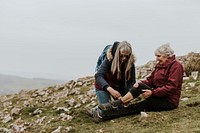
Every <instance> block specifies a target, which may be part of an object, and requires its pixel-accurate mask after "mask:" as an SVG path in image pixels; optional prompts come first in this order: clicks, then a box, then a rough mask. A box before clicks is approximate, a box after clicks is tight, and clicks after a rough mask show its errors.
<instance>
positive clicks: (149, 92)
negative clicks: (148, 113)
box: [142, 90, 152, 99]
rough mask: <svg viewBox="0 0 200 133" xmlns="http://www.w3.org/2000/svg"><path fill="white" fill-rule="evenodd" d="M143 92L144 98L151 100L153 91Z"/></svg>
mask: <svg viewBox="0 0 200 133" xmlns="http://www.w3.org/2000/svg"><path fill="white" fill-rule="evenodd" d="M142 91H143V93H142V96H143V97H144V98H145V99H147V98H149V97H150V96H151V95H152V91H151V90H142Z"/></svg>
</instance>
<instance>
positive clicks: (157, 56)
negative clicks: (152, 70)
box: [156, 53, 168, 64]
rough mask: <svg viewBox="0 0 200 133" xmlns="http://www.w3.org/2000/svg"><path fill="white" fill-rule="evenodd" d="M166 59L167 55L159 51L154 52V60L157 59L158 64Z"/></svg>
mask: <svg viewBox="0 0 200 133" xmlns="http://www.w3.org/2000/svg"><path fill="white" fill-rule="evenodd" d="M167 60H168V57H167V56H165V55H162V54H160V53H157V54H156V61H157V62H158V63H159V64H163V63H165V62H166V61H167Z"/></svg>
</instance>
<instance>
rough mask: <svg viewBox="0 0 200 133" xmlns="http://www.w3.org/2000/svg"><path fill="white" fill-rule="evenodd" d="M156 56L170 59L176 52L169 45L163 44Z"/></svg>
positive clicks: (157, 50) (156, 51)
mask: <svg viewBox="0 0 200 133" xmlns="http://www.w3.org/2000/svg"><path fill="white" fill-rule="evenodd" d="M154 53H155V55H157V54H162V55H165V56H168V57H172V56H173V55H174V50H173V49H172V48H171V47H170V44H169V43H166V44H163V45H161V46H160V47H158V48H157V49H156V50H155V52H154Z"/></svg>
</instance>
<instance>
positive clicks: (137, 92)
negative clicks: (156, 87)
mask: <svg viewBox="0 0 200 133" xmlns="http://www.w3.org/2000/svg"><path fill="white" fill-rule="evenodd" d="M138 84H139V86H138V87H137V88H134V87H133V88H131V89H130V93H131V94H132V96H133V97H134V98H136V97H138V96H139V95H140V94H141V93H143V91H142V90H146V89H148V90H151V88H150V87H149V86H148V85H146V84H144V83H138Z"/></svg>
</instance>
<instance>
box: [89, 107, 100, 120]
mask: <svg viewBox="0 0 200 133" xmlns="http://www.w3.org/2000/svg"><path fill="white" fill-rule="evenodd" d="M91 114H92V117H93V119H94V121H95V123H99V122H101V121H103V117H102V114H103V112H102V111H101V110H100V109H99V108H98V107H95V108H93V109H91Z"/></svg>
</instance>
